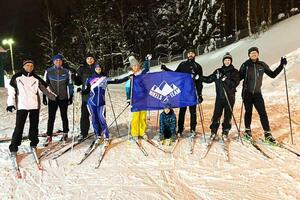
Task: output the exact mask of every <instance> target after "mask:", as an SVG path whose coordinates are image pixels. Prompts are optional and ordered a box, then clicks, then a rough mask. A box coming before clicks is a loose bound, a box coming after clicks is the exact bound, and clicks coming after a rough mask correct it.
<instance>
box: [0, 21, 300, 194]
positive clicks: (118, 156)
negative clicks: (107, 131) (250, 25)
mask: <svg viewBox="0 0 300 200" xmlns="http://www.w3.org/2000/svg"><path fill="white" fill-rule="evenodd" d="M299 21H300V15H297V16H294V17H292V18H290V19H288V20H286V21H283V22H281V23H279V24H277V25H275V26H274V27H272V28H271V29H270V30H269V31H268V32H266V33H265V34H264V35H262V37H261V38H259V39H257V40H253V39H245V40H242V41H239V42H238V43H235V44H232V45H230V46H229V47H226V48H223V49H220V50H218V51H216V52H213V53H209V54H206V55H203V56H199V57H197V60H198V61H199V62H200V63H201V64H202V65H203V66H204V67H205V70H204V72H205V74H208V73H210V72H211V71H213V70H214V68H215V67H216V66H218V63H220V60H221V58H222V56H223V54H224V53H225V52H226V51H228V50H230V51H231V52H232V54H233V56H234V63H236V66H239V65H240V64H241V63H242V61H243V60H245V59H246V57H247V49H248V48H249V47H250V46H258V47H259V48H260V51H261V57H262V60H265V61H266V62H267V63H269V64H270V66H272V68H274V67H276V66H277V65H278V61H279V58H280V56H281V55H287V56H288V61H289V63H288V65H287V66H286V69H287V77H288V84H289V92H290V104H291V108H292V110H291V111H292V112H291V115H292V119H293V121H292V125H293V129H294V141H295V143H296V145H297V146H298V148H299V147H300V136H299V131H300V104H299V101H300V78H299V74H300V68H299V66H300V49H298V47H300V40H299V36H298V35H297V34H294V32H298V33H299ZM286 30H293V31H294V32H293V33H290V35H289V37H286V38H284V37H283V36H282V33H285V34H287V33H286V32H287V31H286ZM297 30H298V31H297ZM279 38H280V39H279ZM282 38H284V40H283V39H282ZM279 47H280V48H279ZM175 64H176V66H177V63H174V65H175ZM170 66H171V65H170ZM174 68H175V66H174ZM152 70H153V69H152ZM154 70H155V69H154ZM284 88H285V86H284V76H283V73H281V74H280V75H279V76H278V77H277V78H275V79H270V78H268V77H265V79H264V83H263V92H264V99H265V101H266V105H267V112H268V114H269V119H270V125H271V128H272V132H273V133H274V135H275V136H276V137H277V138H278V139H280V140H285V141H287V142H288V141H289V130H288V116H287V108H286V97H285V90H284ZM109 89H110V93H111V96H112V101H113V106H114V108H115V112H116V114H119V113H120V112H121V110H122V109H123V108H124V107H125V105H126V103H125V102H124V99H125V92H124V84H122V85H112V86H110V88H109ZM203 93H204V99H205V101H204V103H203V110H204V119H205V121H204V122H205V123H204V125H205V130H206V134H208V133H209V124H210V118H211V116H212V112H213V106H214V95H215V91H214V85H213V84H211V85H210V86H209V87H205V88H204V91H203ZM79 102H80V99H76V100H75V107H74V113H75V127H74V129H75V134H78V121H79V114H78V113H79V109H78V105H79ZM240 107H241V98H240V89H239V91H238V93H237V100H236V105H235V109H234V114H235V116H236V118H237V120H238V121H239V114H240ZM5 108H6V90H5V89H0V109H1V111H2V112H1V113H0V124H1V126H0V130H1V133H0V136H3V135H4V134H7V136H10V135H11V133H12V131H13V128H14V121H15V113H13V114H11V113H7V112H6V111H5ZM176 112H177V113H178V110H177V109H176ZM72 113H73V107H72V106H71V107H70V109H69V114H70V117H69V120H70V129H71V130H72V119H73V118H72ZM156 115H157V112H154V111H152V112H151V116H150V119H149V120H148V125H149V126H148V133H149V135H150V136H153V134H154V133H155V132H156ZM57 116H58V117H57V120H56V121H57V123H56V126H55V127H56V129H58V128H60V127H61V122H60V119H59V113H57ZM187 116H188V114H187ZM112 120H113V115H112V110H111V105H110V103H109V100H108V98H107V121H108V123H111V122H112ZM129 121H130V117H129V112H128V110H126V111H125V113H124V114H123V115H121V117H120V119H119V120H118V123H119V125H120V135H123V137H121V138H119V139H114V140H113V142H112V146H111V148H110V149H109V151H108V153H107V155H106V156H105V158H104V160H103V163H102V165H101V166H100V168H99V169H97V170H96V169H94V166H95V163H96V160H97V155H98V153H99V152H98V151H96V152H95V153H94V154H93V155H91V157H90V158H88V159H87V160H86V161H85V162H84V163H83V164H82V165H77V164H76V163H77V162H78V161H79V160H80V158H81V156H82V155H83V153H84V150H85V149H86V148H87V147H88V145H89V144H90V143H91V140H89V141H86V142H85V143H83V144H82V145H80V146H79V147H78V148H75V149H74V151H73V152H69V153H67V154H65V155H64V156H62V157H61V158H59V159H58V160H57V161H54V160H51V159H46V160H43V161H42V164H43V166H44V167H45V171H43V172H38V171H37V170H36V166H35V165H34V164H33V159H32V156H31V155H29V154H28V148H27V147H28V145H29V143H28V141H24V142H23V144H22V145H21V147H20V154H21V157H20V159H19V162H20V166H21V170H22V172H25V174H26V176H25V179H24V180H16V179H15V177H14V174H13V170H12V167H11V162H10V160H9V158H8V150H7V149H8V144H7V143H0V164H1V165H0V187H1V190H0V199H22V200H23V199H53V200H54V199H64V200H68V199H126V200H127V199H145V200H146V199H230V200H231V199H249V200H250V199H274V200H275V199H276V200H277V199H288V200H289V199H290V200H295V199H300V172H299V167H300V160H299V157H297V156H295V155H294V154H291V153H289V152H288V151H286V150H283V149H280V148H275V147H270V148H269V147H267V148H268V149H269V151H270V152H269V153H270V155H271V157H272V159H267V158H266V157H264V156H263V155H262V154H261V153H260V152H258V151H257V150H256V149H255V148H253V147H251V146H250V145H249V144H245V145H242V144H241V143H240V142H239V141H233V142H232V143H231V145H230V154H231V161H230V162H226V161H225V159H224V154H223V150H222V144H221V143H216V144H215V145H213V147H212V149H211V151H210V152H209V154H208V156H207V157H206V158H205V159H201V158H200V157H201V155H202V154H203V152H204V150H205V142H204V141H203V138H197V140H196V143H195V151H194V154H193V155H190V154H189V141H188V139H183V140H182V141H181V142H180V143H179V144H178V146H177V148H176V150H175V152H174V154H173V155H170V154H165V153H163V152H161V151H159V150H157V149H156V148H154V147H152V146H151V145H149V144H147V143H144V145H145V148H146V150H147V151H148V153H149V156H148V157H145V156H144V155H143V154H142V152H141V151H140V150H139V149H138V148H137V146H136V145H135V144H134V143H130V142H128V141H127V124H128V122H129ZM186 124H187V125H188V124H189V120H188V119H187V121H186ZM46 125H47V108H46V107H44V106H43V107H42V110H41V116H40V132H43V131H45V129H46ZM252 127H253V131H254V133H255V135H256V136H260V135H261V133H262V129H261V125H260V122H259V118H258V116H257V114H256V113H254V116H253V126H252ZM187 129H188V128H187ZM27 130H28V127H27V126H26V127H25V131H24V133H25V134H26V132H27ZM197 131H198V132H201V126H200V120H198V125H197ZM111 134H112V135H113V136H114V137H115V136H117V135H118V133H117V131H116V129H115V128H112V129H111ZM231 134H233V135H236V134H237V132H236V128H234V124H233V128H232V131H231ZM42 140H43V139H41V141H42Z"/></svg>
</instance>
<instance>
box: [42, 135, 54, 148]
mask: <svg viewBox="0 0 300 200" xmlns="http://www.w3.org/2000/svg"><path fill="white" fill-rule="evenodd" d="M51 143H52V136H47V139H46V141H45V143H44V145H43V146H45V147H46V146H48V145H49V144H51Z"/></svg>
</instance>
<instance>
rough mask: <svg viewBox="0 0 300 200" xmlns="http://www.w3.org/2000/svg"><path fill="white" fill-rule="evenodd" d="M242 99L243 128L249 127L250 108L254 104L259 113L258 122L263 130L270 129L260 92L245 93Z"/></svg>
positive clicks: (250, 118)
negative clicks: (243, 107)
mask: <svg viewBox="0 0 300 200" xmlns="http://www.w3.org/2000/svg"><path fill="white" fill-rule="evenodd" d="M243 101H244V105H245V128H247V129H251V121H252V110H253V105H254V107H255V109H256V110H257V112H258V114H259V118H260V122H261V124H262V126H263V129H264V131H270V125H269V120H268V115H267V112H266V107H265V102H264V99H263V96H262V94H261V93H255V94H252V93H245V95H244V98H243Z"/></svg>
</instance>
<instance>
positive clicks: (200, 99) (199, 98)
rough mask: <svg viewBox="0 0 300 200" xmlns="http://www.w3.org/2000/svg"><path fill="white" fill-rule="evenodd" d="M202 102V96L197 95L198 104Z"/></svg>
mask: <svg viewBox="0 0 300 200" xmlns="http://www.w3.org/2000/svg"><path fill="white" fill-rule="evenodd" d="M202 102H203V98H202V96H199V97H198V104H200V103H202Z"/></svg>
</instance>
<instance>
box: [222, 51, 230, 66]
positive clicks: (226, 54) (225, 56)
mask: <svg viewBox="0 0 300 200" xmlns="http://www.w3.org/2000/svg"><path fill="white" fill-rule="evenodd" d="M227 58H228V59H230V60H231V63H232V56H231V55H230V53H229V52H226V53H225V55H224V56H223V62H224V60H225V59H227Z"/></svg>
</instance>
